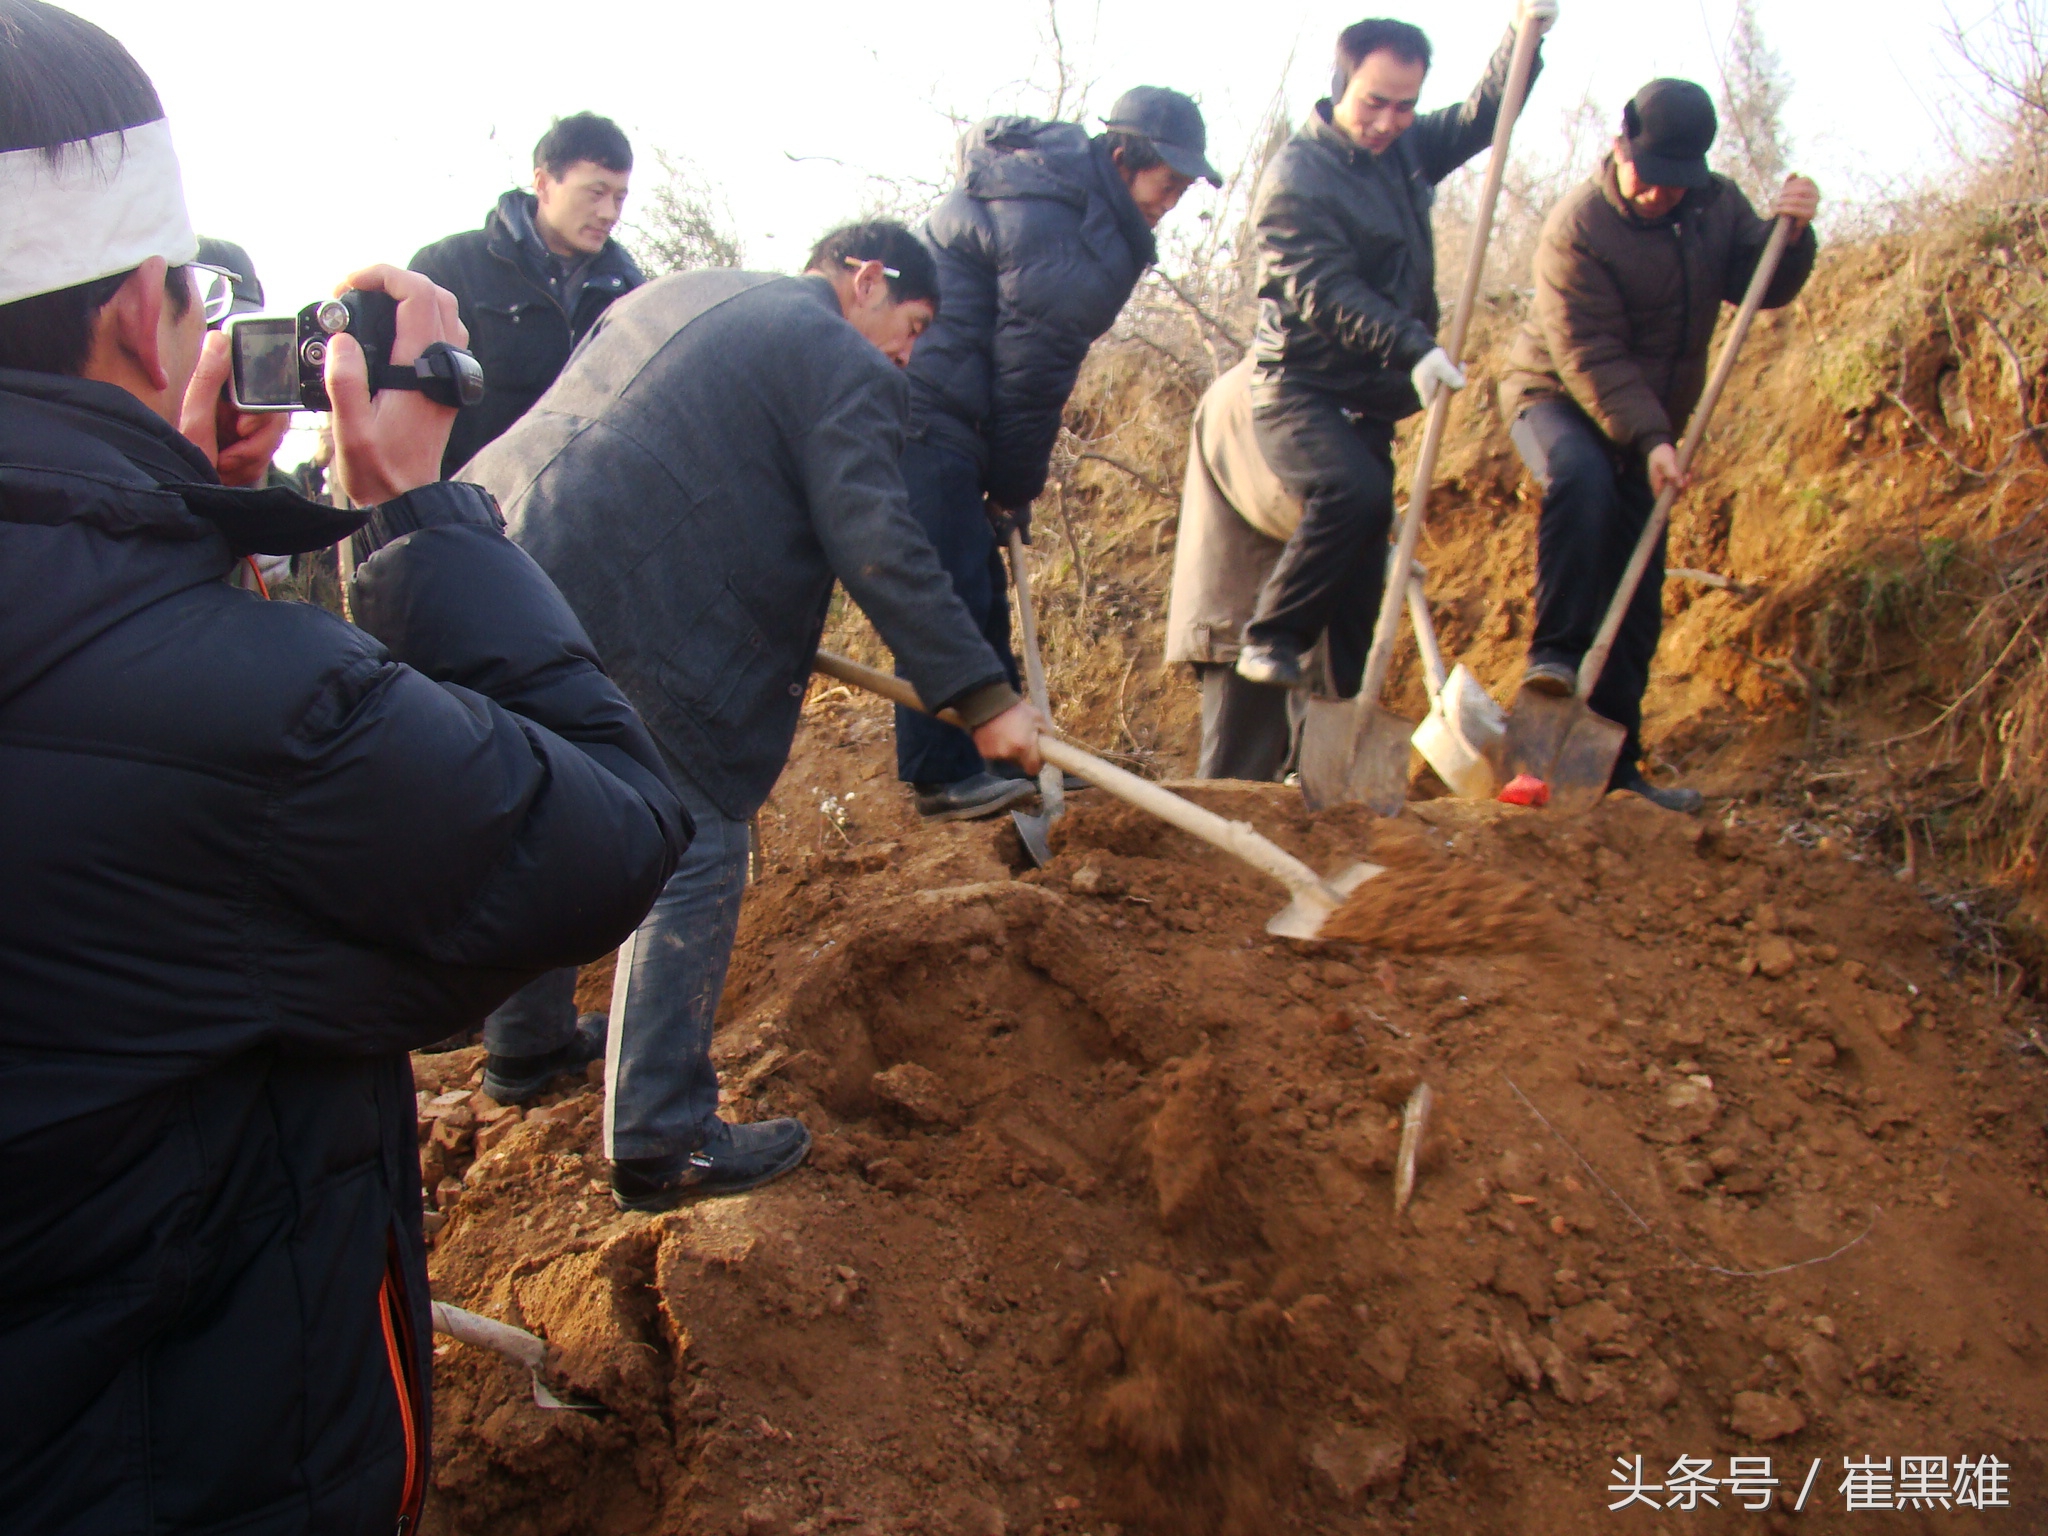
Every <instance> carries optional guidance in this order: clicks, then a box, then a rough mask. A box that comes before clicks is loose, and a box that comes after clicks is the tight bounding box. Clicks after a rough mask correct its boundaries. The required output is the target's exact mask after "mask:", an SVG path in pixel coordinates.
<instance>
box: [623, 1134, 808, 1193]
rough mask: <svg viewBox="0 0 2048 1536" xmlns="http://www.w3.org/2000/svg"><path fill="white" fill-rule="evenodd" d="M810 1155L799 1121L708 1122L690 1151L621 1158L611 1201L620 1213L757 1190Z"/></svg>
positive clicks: (806, 1137) (806, 1139) (805, 1135)
mask: <svg viewBox="0 0 2048 1536" xmlns="http://www.w3.org/2000/svg"><path fill="white" fill-rule="evenodd" d="M810 1153H811V1133H810V1132H809V1131H807V1130H805V1129H804V1123H803V1122H802V1121H801V1120H790V1119H782V1120H757V1121H754V1122H752V1123H751V1124H748V1125H728V1124H727V1123H726V1122H725V1121H723V1120H714V1121H713V1122H712V1131H711V1135H710V1137H709V1138H708V1139H707V1140H706V1141H705V1143H704V1145H703V1146H701V1147H699V1148H698V1149H697V1150H696V1151H694V1152H684V1153H681V1154H680V1155H678V1156H674V1157H622V1158H620V1159H619V1160H618V1161H617V1162H615V1163H613V1164H612V1199H613V1201H614V1202H616V1203H617V1205H618V1207H619V1209H620V1210H622V1211H667V1210H673V1209H674V1208H675V1207H676V1206H678V1205H681V1204H682V1203H683V1202H684V1201H685V1200H708V1199H711V1198H714V1197H716V1196H718V1195H737V1194H739V1193H740V1192H741V1191H743V1190H749V1189H759V1188H760V1187H761V1186H762V1185H763V1184H766V1183H769V1182H770V1181H771V1180H774V1179H779V1178H781V1177H782V1176H783V1175H784V1174H785V1173H788V1172H790V1171H791V1170H793V1169H795V1168H796V1167H797V1166H798V1165H799V1164H801V1163H802V1162H803V1160H804V1159H805V1158H806V1157H808V1156H810Z"/></svg>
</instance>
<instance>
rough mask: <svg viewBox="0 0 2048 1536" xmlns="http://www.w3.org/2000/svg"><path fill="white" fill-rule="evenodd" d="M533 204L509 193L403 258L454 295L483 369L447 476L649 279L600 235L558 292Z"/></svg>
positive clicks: (446, 463)
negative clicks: (469, 222)
mask: <svg viewBox="0 0 2048 1536" xmlns="http://www.w3.org/2000/svg"><path fill="white" fill-rule="evenodd" d="M535 206H536V205H535V200H534V196H533V194H532V193H531V192H520V191H517V190H516V189H515V190H514V191H511V192H507V193H506V194H505V195H504V196H503V197H501V198H499V199H498V206H497V207H496V208H493V209H492V210H491V216H490V217H489V218H487V219H485V220H484V227H483V228H482V229H466V230H464V231H463V232H462V233H461V234H459V235H450V236H449V237H448V238H447V239H445V240H436V241H435V242H434V243H433V244H432V245H429V246H425V247H423V248H422V249H421V250H420V251H419V252H417V253H416V254H415V255H414V256H413V259H412V261H411V263H410V265H411V267H412V269H413V271H415V272H424V273H425V274H426V275H427V276H428V277H431V278H432V279H433V280H434V281H435V282H437V283H439V284H440V285H441V286H442V287H443V288H446V289H447V290H448V291H449V292H450V293H452V294H454V295H455V302H456V305H457V307H458V308H459V309H460V310H461V311H462V323H463V324H464V325H466V326H468V327H469V350H470V351H471V352H473V353H475V354H476V360H477V361H478V362H479V363H481V364H482V365H483V370H484V397H483V399H481V400H479V401H478V402H477V403H476V404H475V405H471V406H465V407H464V408H463V410H462V412H461V414H459V415H458V416H457V417H456V418H455V430H454V431H452V432H450V433H449V434H448V450H447V452H445V453H444V454H442V456H441V473H442V474H444V475H448V476H451V477H452V476H453V475H454V473H455V472H456V471H457V470H458V469H460V468H462V466H463V465H465V464H467V463H468V462H469V461H470V460H471V459H473V458H475V457H476V454H477V451H478V450H479V449H481V448H482V447H483V446H484V445H485V444H486V443H488V442H490V441H491V440H492V439H494V438H495V437H497V436H498V434H499V433H501V432H503V431H504V430H505V429H506V428H507V427H509V426H511V425H512V423H513V422H515V421H517V420H518V419H519V418H520V417H522V416H524V415H525V414H526V413H527V411H528V409H529V408H530V407H531V406H532V405H533V402H534V401H536V400H538V399H539V398H540V397H541V396H542V395H543V394H545V393H546V392H547V387H548V386H549V385H550V384H552V383H554V382H555V375H556V374H558V373H560V372H561V371H562V365H563V364H564V363H566V362H568V361H569V354H570V353H571V352H573V351H575V350H576V343H577V342H579V341H581V340H582V339H583V338H584V337H585V336H587V335H589V334H590V328H591V327H592V326H593V325H595V324H597V317H598V316H599V315H601V314H603V313H604V312H605V310H606V309H607V308H608V307H609V306H610V305H611V302H612V300H614V299H617V298H622V297H624V296H625V295H626V294H629V293H631V292H632V291H633V290H634V289H635V288H638V287H639V286H640V285H641V284H642V283H643V282H645V281H646V280H647V279H646V278H645V277H644V276H642V275H641V272H640V268H639V267H638V266H637V265H636V264H635V263H634V261H633V258H632V257H631V256H629V255H627V254H626V249H625V247H624V246H622V245H620V244H619V242H618V241H616V240H607V241H606V242H605V246H604V249H603V250H601V251H599V252H598V253H597V254H596V255H595V256H593V257H592V258H591V259H590V263H589V265H588V266H586V267H584V268H583V269H582V271H581V273H580V274H579V277H578V281H577V283H576V285H575V287H574V290H573V291H572V292H570V293H568V294H566V295H561V296H558V295H557V293H556V292H555V289H554V288H553V287H552V286H551V285H550V284H549V282H548V277H547V269H546V265H545V264H546V262H547V260H548V251H547V247H546V246H545V245H543V244H542V243H541V238H540V235H539V233H538V232H537V231H536V230H535V229H534V227H533V210H534V207H535ZM565 299H566V302H564V300H565Z"/></svg>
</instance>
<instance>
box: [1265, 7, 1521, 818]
mask: <svg viewBox="0 0 2048 1536" xmlns="http://www.w3.org/2000/svg"><path fill="white" fill-rule="evenodd" d="M1542 36H1543V34H1542V32H1541V30H1540V29H1539V28H1538V27H1537V26H1536V25H1535V23H1533V22H1524V23H1523V24H1522V28H1521V30H1520V32H1518V33H1517V34H1516V36H1515V53H1514V62H1513V64H1512V65H1511V66H1510V68H1509V70H1508V80H1507V88H1506V90H1505V91H1503V92H1502V94H1501V104H1500V114H1499V116H1498V117H1497V118H1496V119H1495V120H1494V125H1493V154H1492V157H1491V158H1490V159H1489V160H1488V161H1487V165H1486V182H1485V185H1484V186H1483V187H1482V188H1481V189H1480V193H1479V212H1478V220H1477V222H1476V223H1475V224H1474V226H1473V230H1472V249H1471V251H1470V253H1469V254H1468V255H1467V257H1466V261H1465V281H1464V284H1463V286H1462V287H1461V288H1460V289H1459V291H1458V302H1457V306H1456V307H1455V308H1454V309H1453V310H1452V311H1451V329H1450V334H1449V335H1448V336H1447V337H1446V338H1445V340H1444V351H1445V352H1447V353H1449V354H1450V356H1451V357H1453V358H1457V357H1460V356H1462V355H1463V353H1464V348H1465V333H1466V332H1467V330H1469V329H1470V327H1471V324H1472V311H1473V309H1474V308H1475V307H1476V306H1477V303H1478V298H1479V280H1480V277H1481V275H1482V274H1483V273H1484V271H1485V268H1486V244H1487V240H1488V238H1489V236H1490V235H1491V234H1492V232H1493V210H1494V206H1495V204H1497V203H1498V202H1499V201H1500V184H1501V178H1502V176H1503V175H1505V174H1506V171H1507V163H1508V140H1509V137H1510V136H1511V135H1512V134H1513V133H1514V129H1515V119H1516V118H1517V117H1518V116H1520V115H1521V110H1522V103H1523V101H1524V100H1525V99H1526V98H1527V96H1528V94H1529V75H1530V73H1531V70H1532V67H1533V65H1534V63H1535V58H1536V45H1537V43H1538V42H1540V41H1541V40H1542ZM1450 419H1451V391H1450V390H1448V389H1438V391H1437V392H1436V398H1435V399H1434V400H1432V401H1431V402H1430V407H1429V421H1428V424H1427V425H1426V426H1425V427H1424V429H1423V436H1422V448H1421V451H1420V452H1419V453H1418V454H1417V455H1416V458H1415V473H1414V475H1413V477H1412V478H1411V480H1410V483H1409V491H1408V508H1407V511H1406V512H1405V513H1404V514H1403V516H1402V518H1401V531H1400V534H1399V537H1398V538H1397V539H1396V540H1395V544H1394V557H1393V560H1392V561H1391V562H1390V564H1389V566H1388V569H1389V570H1390V571H1398V572H1403V573H1405V572H1406V571H1407V570H1408V567H1409V565H1410V563H1411V562H1413V560H1414V559H1415V546H1416V544H1417V543H1419V542H1420V540H1421V538H1422V523H1423V516H1424V513H1425V511H1426V510H1427V508H1428V505H1429V483H1430V480H1431V479H1432V478H1433V477H1434V476H1435V474H1436V461H1437V455H1438V454H1439V453H1440V452H1441V451H1442V448H1443V441H1444V432H1445V429H1446V428H1447V427H1448V426H1449V424H1450ZM1400 628H1401V603H1400V602H1399V601H1398V599H1397V598H1396V596H1395V594H1394V593H1392V592H1384V593H1383V595H1382V596H1381V599H1380V611H1379V617H1378V619H1377V621H1376V622H1375V623H1374V625H1373V632H1372V649H1371V650H1370V651H1368V652H1367V653H1366V658H1365V676H1364V678H1363V679H1362V680H1361V681H1360V684H1359V689H1358V697H1357V698H1356V699H1355V700H1350V699H1310V700H1309V704H1308V716H1307V719H1306V720H1305V721H1304V722H1303V724H1302V732H1301V793H1302V798H1303V799H1305V800H1306V801H1307V802H1308V806H1309V809H1310V810H1312V811H1319V810H1321V809H1323V807H1325V806H1328V805H1335V804H1337V803H1338V802H1340V801H1345V800H1357V801H1362V802H1363V803H1364V804H1366V805H1368V806H1370V807H1371V808H1372V809H1373V810H1374V811H1376V812H1377V813H1379V814H1380V815H1382V816H1397V815H1399V814H1400V811H1401V807H1402V806H1403V805H1404V804H1405V803H1406V802H1407V799H1408V755H1409V752H1410V751H1411V745H1410V738H1411V737H1413V736H1414V734H1415V726H1416V722H1415V721H1413V720H1409V719H1406V718H1404V717H1403V716H1401V715H1397V714H1395V713H1394V712H1393V711H1392V710H1390V709H1388V708H1387V707H1386V706H1385V705H1384V704H1382V703H1381V702H1380V695H1381V694H1382V693H1383V692H1384V691H1385V690H1386V686H1387V673H1388V672H1389V671H1390V670H1392V667H1393V663H1394V638H1395V636H1396V635H1397V634H1398V633H1399V631H1400Z"/></svg>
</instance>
